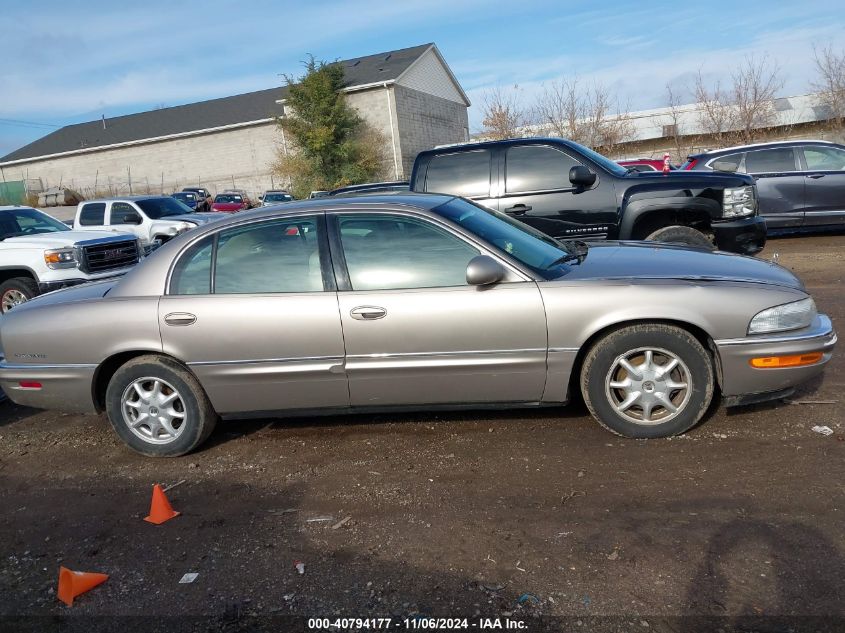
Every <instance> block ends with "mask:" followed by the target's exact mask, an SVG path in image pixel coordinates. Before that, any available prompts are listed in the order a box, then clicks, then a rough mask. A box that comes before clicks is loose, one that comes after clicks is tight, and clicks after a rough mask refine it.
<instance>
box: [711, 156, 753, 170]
mask: <svg viewBox="0 0 845 633" xmlns="http://www.w3.org/2000/svg"><path fill="white" fill-rule="evenodd" d="M743 156H745V154H743V153H739V154H728V155H727V156H719V157H718V158H714V159H713V160H711V161H710V162H709V163H708V165H709V167H710V169H712V170H714V171H719V170H720V169H721V170H722V171H742V157H743Z"/></svg>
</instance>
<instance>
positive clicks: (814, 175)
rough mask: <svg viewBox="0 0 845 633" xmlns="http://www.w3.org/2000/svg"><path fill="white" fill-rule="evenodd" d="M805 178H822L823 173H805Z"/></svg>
mask: <svg viewBox="0 0 845 633" xmlns="http://www.w3.org/2000/svg"><path fill="white" fill-rule="evenodd" d="M807 178H812V179H813V180H817V179H819V178H824V174H807Z"/></svg>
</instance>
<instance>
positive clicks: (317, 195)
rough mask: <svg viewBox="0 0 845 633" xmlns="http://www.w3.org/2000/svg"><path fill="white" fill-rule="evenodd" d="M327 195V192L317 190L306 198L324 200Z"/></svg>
mask: <svg viewBox="0 0 845 633" xmlns="http://www.w3.org/2000/svg"><path fill="white" fill-rule="evenodd" d="M327 195H329V192H328V191H323V190H322V189H321V190H318V191H312V192H311V193H310V194H308V198H309V199H314V198H325V197H326V196H327Z"/></svg>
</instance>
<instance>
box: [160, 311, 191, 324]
mask: <svg viewBox="0 0 845 633" xmlns="http://www.w3.org/2000/svg"><path fill="white" fill-rule="evenodd" d="M164 322H165V323H167V325H192V324H194V323H196V322H197V315H196V314H191V313H190V312H171V313H170V314H167V315H165V317H164Z"/></svg>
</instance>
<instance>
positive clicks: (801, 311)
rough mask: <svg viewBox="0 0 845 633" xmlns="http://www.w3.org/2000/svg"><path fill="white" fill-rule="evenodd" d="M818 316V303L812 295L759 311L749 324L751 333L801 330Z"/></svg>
mask: <svg viewBox="0 0 845 633" xmlns="http://www.w3.org/2000/svg"><path fill="white" fill-rule="evenodd" d="M815 318H816V304H815V302H814V301H813V299H812V298H811V297H807V298H806V299H801V301H793V302H792V303H784V304H783V305H779V306H775V307H773V308H767V309H765V310H763V311H762V312H758V313H757V314H756V315H755V316H754V318H753V319H751V323H749V324H748V333H749V334H765V333H767V332H784V331H786V330H800V329H801V328H805V327H807V326H809V325H810V324H811V323H812V322H813V319H815Z"/></svg>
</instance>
